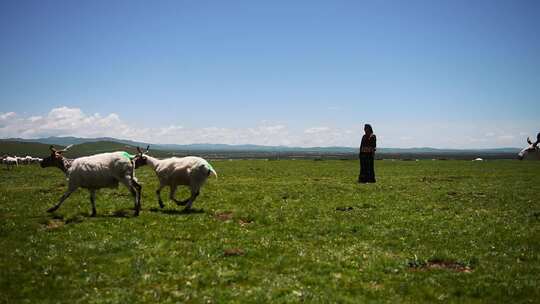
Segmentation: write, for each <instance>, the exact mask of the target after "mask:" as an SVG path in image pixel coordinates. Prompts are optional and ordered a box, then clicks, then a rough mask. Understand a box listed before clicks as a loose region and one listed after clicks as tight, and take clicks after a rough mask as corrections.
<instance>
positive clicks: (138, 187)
mask: <svg viewBox="0 0 540 304" xmlns="http://www.w3.org/2000/svg"><path fill="white" fill-rule="evenodd" d="M131 186H132V188H134V190H135V216H138V215H139V212H140V211H141V190H142V186H141V185H140V184H139V183H138V182H137V181H136V180H134V179H132V180H131Z"/></svg>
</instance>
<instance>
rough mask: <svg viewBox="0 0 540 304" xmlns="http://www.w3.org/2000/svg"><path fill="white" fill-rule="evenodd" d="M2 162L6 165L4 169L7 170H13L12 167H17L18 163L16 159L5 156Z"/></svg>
mask: <svg viewBox="0 0 540 304" xmlns="http://www.w3.org/2000/svg"><path fill="white" fill-rule="evenodd" d="M2 162H3V163H4V164H5V165H6V168H7V169H8V170H9V169H11V168H13V167H17V166H19V162H18V160H17V157H11V156H6V157H4V159H3V160H2Z"/></svg>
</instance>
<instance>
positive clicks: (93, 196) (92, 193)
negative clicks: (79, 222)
mask: <svg viewBox="0 0 540 304" xmlns="http://www.w3.org/2000/svg"><path fill="white" fill-rule="evenodd" d="M89 191H90V203H92V214H91V215H90V216H91V217H94V216H96V190H95V189H93V190H89Z"/></svg>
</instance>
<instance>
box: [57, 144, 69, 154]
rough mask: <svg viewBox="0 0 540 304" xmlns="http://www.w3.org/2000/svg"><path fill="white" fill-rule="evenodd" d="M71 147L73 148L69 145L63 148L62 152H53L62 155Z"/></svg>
mask: <svg viewBox="0 0 540 304" xmlns="http://www.w3.org/2000/svg"><path fill="white" fill-rule="evenodd" d="M72 146H73V145H69V146H67V147H65V148H64V149H62V150H60V151H56V150H55V151H56V152H58V153H64V152H66V151H67V150H68V149H69V148H71V147H72Z"/></svg>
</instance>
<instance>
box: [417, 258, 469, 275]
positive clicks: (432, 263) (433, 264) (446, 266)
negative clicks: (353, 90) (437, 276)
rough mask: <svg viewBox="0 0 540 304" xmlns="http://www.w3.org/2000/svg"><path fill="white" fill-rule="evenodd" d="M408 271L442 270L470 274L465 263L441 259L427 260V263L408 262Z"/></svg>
mask: <svg viewBox="0 0 540 304" xmlns="http://www.w3.org/2000/svg"><path fill="white" fill-rule="evenodd" d="M409 269H410V270H411V271H429V270H438V269H442V270H450V271H455V272H464V273H469V272H472V269H471V267H470V266H468V265H466V264H465V263H461V262H457V261H452V260H442V259H433V260H428V261H427V262H419V261H410V262H409Z"/></svg>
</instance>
